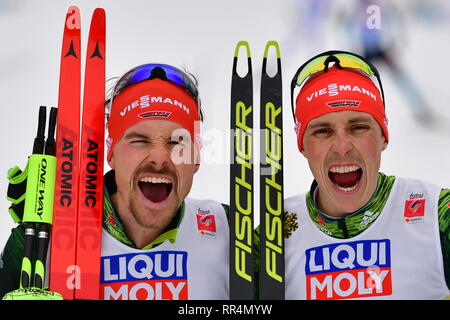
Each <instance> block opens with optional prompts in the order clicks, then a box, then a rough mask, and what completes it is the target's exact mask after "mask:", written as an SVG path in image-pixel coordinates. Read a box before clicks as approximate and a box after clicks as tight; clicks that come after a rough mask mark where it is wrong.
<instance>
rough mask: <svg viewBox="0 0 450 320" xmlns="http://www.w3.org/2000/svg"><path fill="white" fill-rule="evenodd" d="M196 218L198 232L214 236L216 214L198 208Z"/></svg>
mask: <svg viewBox="0 0 450 320" xmlns="http://www.w3.org/2000/svg"><path fill="white" fill-rule="evenodd" d="M196 218H197V228H198V232H199V234H200V235H202V236H207V237H211V238H215V237H216V216H215V215H214V214H213V213H210V212H209V210H202V209H198V210H197V214H196Z"/></svg>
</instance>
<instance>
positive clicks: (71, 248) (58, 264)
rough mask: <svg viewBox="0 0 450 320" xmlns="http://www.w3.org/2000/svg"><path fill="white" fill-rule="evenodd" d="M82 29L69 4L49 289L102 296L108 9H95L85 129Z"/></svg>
mask: <svg viewBox="0 0 450 320" xmlns="http://www.w3.org/2000/svg"><path fill="white" fill-rule="evenodd" d="M80 31H81V21H80V13H79V9H78V8H77V7H75V6H71V7H70V8H69V9H68V12H67V15H66V24H65V28H64V37H63V46H62V56H61V69H60V90H59V101H58V109H59V110H58V122H57V142H56V143H57V146H56V148H57V151H56V156H57V172H56V184H55V185H56V187H55V209H54V222H53V235H52V244H51V250H50V252H51V256H50V288H49V289H50V290H51V291H56V292H59V293H61V294H62V295H63V297H64V299H99V296H100V289H99V287H100V255H101V228H102V205H103V158H104V156H103V154H104V147H103V146H104V95H105V33H106V32H105V31H106V22H105V11H104V10H103V9H100V8H98V9H96V10H95V11H94V14H93V16H92V20H91V27H90V31H89V38H88V47H87V56H86V69H85V83H84V85H85V88H84V96H83V118H82V124H81V133H80V114H81V103H80V101H81V99H80V87H81V84H80V83H81V64H80V47H81V44H80V42H81V40H80V38H81V32H80ZM80 137H81V139H80Z"/></svg>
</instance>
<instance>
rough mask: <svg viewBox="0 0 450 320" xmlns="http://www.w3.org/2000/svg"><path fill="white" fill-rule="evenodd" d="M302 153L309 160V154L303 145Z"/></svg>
mask: <svg viewBox="0 0 450 320" xmlns="http://www.w3.org/2000/svg"><path fill="white" fill-rule="evenodd" d="M300 153H301V154H302V155H303V156H304V157H305V158H306V159H308V153H307V152H306V150H305V146H304V145H302V150H300Z"/></svg>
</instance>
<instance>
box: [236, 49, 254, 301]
mask: <svg viewBox="0 0 450 320" xmlns="http://www.w3.org/2000/svg"><path fill="white" fill-rule="evenodd" d="M241 47H245V48H246V50H247V63H248V69H247V74H246V75H245V76H243V77H241V76H240V75H239V74H238V71H237V67H238V58H239V49H240V48H241ZM230 128H231V141H230V142H231V162H230V299H232V300H252V299H253V298H254V281H255V276H254V267H253V262H254V261H253V254H254V252H253V215H254V203H253V202H254V201H253V199H254V194H253V192H254V187H253V76H252V66H251V55H250V47H249V45H248V43H247V42H246V41H240V42H239V43H238V44H237V46H236V51H235V55H234V60H233V73H232V81H231V125H230Z"/></svg>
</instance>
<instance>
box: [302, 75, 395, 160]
mask: <svg viewBox="0 0 450 320" xmlns="http://www.w3.org/2000/svg"><path fill="white" fill-rule="evenodd" d="M344 110H352V111H360V112H366V113H369V114H370V115H372V116H373V117H374V119H375V120H376V121H377V122H378V124H379V125H380V127H381V129H382V131H383V134H384V137H385V138H386V142H388V140H389V136H388V130H387V118H386V114H385V111H384V105H383V100H382V98H381V95H380V91H379V90H378V88H377V87H376V86H375V84H374V83H373V82H372V80H371V79H370V78H368V77H366V76H364V75H361V74H358V73H356V72H353V71H349V70H340V69H337V68H334V67H333V68H331V69H329V70H328V71H327V72H325V73H323V74H320V75H318V76H317V77H315V78H312V79H310V80H308V81H307V82H306V84H305V85H304V86H303V88H302V89H301V91H300V93H299V95H298V96H297V100H296V109H295V118H296V128H295V131H296V133H297V144H298V149H299V150H300V151H302V150H303V147H302V141H303V135H304V133H305V130H306V128H307V127H308V123H309V122H310V121H311V120H312V119H314V118H317V117H319V116H321V115H323V114H326V113H330V112H336V111H344Z"/></svg>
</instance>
